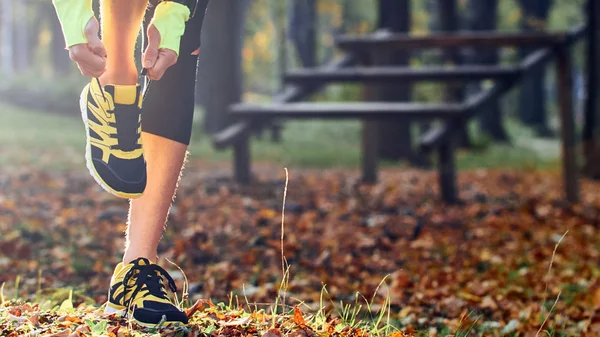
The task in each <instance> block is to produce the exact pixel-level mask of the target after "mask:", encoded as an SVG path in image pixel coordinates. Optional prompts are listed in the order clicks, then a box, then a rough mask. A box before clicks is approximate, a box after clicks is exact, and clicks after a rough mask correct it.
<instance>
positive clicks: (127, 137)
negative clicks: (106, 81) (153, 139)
mask: <svg viewBox="0 0 600 337" xmlns="http://www.w3.org/2000/svg"><path fill="white" fill-rule="evenodd" d="M96 81H97V82H98V87H99V88H100V92H101V93H102V97H103V98H104V101H105V102H107V101H108V99H107V98H106V95H105V94H104V89H103V88H102V84H100V80H99V79H98V78H96ZM106 112H108V113H111V114H114V113H115V111H114V109H107V110H106ZM114 116H115V123H112V122H109V123H108V125H109V126H111V127H112V128H114V130H115V133H112V134H110V135H109V137H110V138H115V139H117V144H116V145H112V146H111V147H110V149H111V150H121V151H134V150H138V149H141V148H142V146H141V145H140V144H138V139H139V137H140V134H139V127H140V120H139V116H138V114H134V113H124V114H114ZM117 126H118V130H117Z"/></svg>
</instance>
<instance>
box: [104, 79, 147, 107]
mask: <svg viewBox="0 0 600 337" xmlns="http://www.w3.org/2000/svg"><path fill="white" fill-rule="evenodd" d="M104 90H106V91H108V92H109V93H111V94H112V96H113V101H114V102H115V104H123V105H132V104H135V103H137V100H138V94H139V92H140V86H139V85H137V84H136V85H114V84H107V85H106V86H104Z"/></svg>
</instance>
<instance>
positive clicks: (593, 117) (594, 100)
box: [582, 0, 600, 179]
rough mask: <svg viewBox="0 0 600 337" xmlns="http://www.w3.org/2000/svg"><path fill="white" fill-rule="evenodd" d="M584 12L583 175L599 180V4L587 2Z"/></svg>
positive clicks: (593, 1) (594, 1)
mask: <svg viewBox="0 0 600 337" xmlns="http://www.w3.org/2000/svg"><path fill="white" fill-rule="evenodd" d="M586 11H587V15H588V22H589V24H590V30H589V32H588V41H587V47H588V50H587V52H588V55H587V57H588V59H587V68H588V69H587V72H588V83H587V85H588V90H587V96H586V105H585V121H584V127H583V135H582V136H583V145H584V155H585V166H584V168H583V173H584V174H585V175H587V176H588V177H590V178H594V179H600V86H599V85H598V84H599V83H598V82H599V80H600V66H598V57H599V56H600V22H599V21H600V3H598V1H597V0H587V6H586Z"/></svg>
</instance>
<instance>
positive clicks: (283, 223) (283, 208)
mask: <svg viewBox="0 0 600 337" xmlns="http://www.w3.org/2000/svg"><path fill="white" fill-rule="evenodd" d="M288 181H289V175H288V169H287V167H286V168H285V188H284V189H283V205H282V207H281V275H282V277H284V278H285V274H286V273H285V269H286V268H285V265H286V261H285V255H284V251H283V239H284V236H285V199H286V198H287V189H288ZM286 283H287V282H286ZM286 288H287V284H286V285H285V287H284V289H283V296H282V303H281V309H282V310H285V309H284V308H285V293H286Z"/></svg>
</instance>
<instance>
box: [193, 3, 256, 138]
mask: <svg viewBox="0 0 600 337" xmlns="http://www.w3.org/2000/svg"><path fill="white" fill-rule="evenodd" d="M247 5H248V1H239V0H219V1H210V2H209V5H208V11H207V14H206V18H205V19H204V27H203V29H202V48H201V52H200V56H199V69H198V78H199V79H201V80H200V81H198V82H197V91H196V92H197V94H196V96H197V97H198V99H199V102H201V103H202V104H203V105H204V109H205V118H204V129H205V131H206V132H208V133H215V132H218V131H220V130H222V129H223V128H225V127H227V126H228V125H229V124H230V122H231V121H230V119H229V118H228V117H227V111H228V109H229V106H230V105H231V104H233V103H236V102H240V101H241V98H242V85H243V84H242V45H243V37H244V23H245V12H246V7H247Z"/></svg>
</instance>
